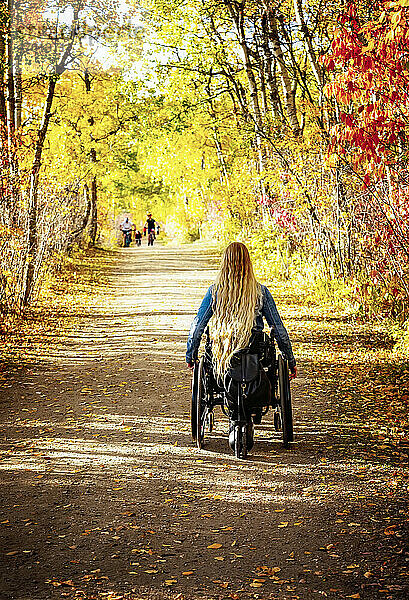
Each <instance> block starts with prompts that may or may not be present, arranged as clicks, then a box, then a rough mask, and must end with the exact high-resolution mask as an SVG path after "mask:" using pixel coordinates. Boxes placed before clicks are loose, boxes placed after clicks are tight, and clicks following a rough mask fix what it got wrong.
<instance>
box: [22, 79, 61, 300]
mask: <svg viewBox="0 0 409 600" xmlns="http://www.w3.org/2000/svg"><path fill="white" fill-rule="evenodd" d="M57 79H58V76H57V75H56V74H53V75H51V77H50V79H49V82H48V91H47V98H46V101H45V104H44V113H43V118H42V121H41V125H40V128H39V130H38V132H37V141H36V145H35V154H34V161H33V166H32V170H31V177H30V196H29V207H28V243H27V271H26V276H25V282H24V294H23V306H27V304H28V303H29V301H30V297H31V294H32V291H33V286H34V272H35V262H36V258H37V250H38V230H37V200H38V183H39V179H40V168H41V159H42V154H43V149H44V142H45V138H46V135H47V130H48V125H49V122H50V119H51V107H52V103H53V99H54V94H55V86H56V84H57Z"/></svg>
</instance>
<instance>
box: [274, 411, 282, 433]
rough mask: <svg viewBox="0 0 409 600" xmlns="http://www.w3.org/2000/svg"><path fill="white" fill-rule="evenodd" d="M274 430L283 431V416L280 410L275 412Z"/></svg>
mask: <svg viewBox="0 0 409 600" xmlns="http://www.w3.org/2000/svg"><path fill="white" fill-rule="evenodd" d="M274 429H275V430H276V431H280V429H281V416H280V410H275V411H274Z"/></svg>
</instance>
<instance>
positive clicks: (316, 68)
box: [294, 0, 324, 93]
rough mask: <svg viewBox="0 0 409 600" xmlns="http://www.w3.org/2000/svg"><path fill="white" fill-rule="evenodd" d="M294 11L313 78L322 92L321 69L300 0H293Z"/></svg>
mask: <svg viewBox="0 0 409 600" xmlns="http://www.w3.org/2000/svg"><path fill="white" fill-rule="evenodd" d="M294 12H295V19H296V21H297V25H298V27H299V28H300V30H301V33H302V35H303V38H304V45H305V50H306V52H307V56H308V59H309V61H310V64H311V69H312V72H313V73H314V77H315V80H316V82H317V84H318V87H319V89H320V91H321V93H322V86H323V84H324V81H323V77H322V70H321V67H320V65H319V64H318V61H317V57H316V56H315V52H314V47H313V44H312V40H311V34H310V31H309V29H308V27H307V25H306V23H305V21H304V15H303V8H302V0H294Z"/></svg>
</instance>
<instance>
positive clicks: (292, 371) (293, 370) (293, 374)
mask: <svg viewBox="0 0 409 600" xmlns="http://www.w3.org/2000/svg"><path fill="white" fill-rule="evenodd" d="M289 377H290V381H291V380H292V379H295V378H296V377H297V367H292V368H291V369H290V373H289Z"/></svg>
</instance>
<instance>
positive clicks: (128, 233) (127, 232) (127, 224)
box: [119, 217, 133, 247]
mask: <svg viewBox="0 0 409 600" xmlns="http://www.w3.org/2000/svg"><path fill="white" fill-rule="evenodd" d="M119 229H120V230H121V231H122V234H123V236H124V246H125V247H128V246H129V244H130V243H131V238H132V229H133V223H132V221H131V220H130V218H129V217H126V218H125V219H124V220H123V221H122V223H121V224H120V226H119Z"/></svg>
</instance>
